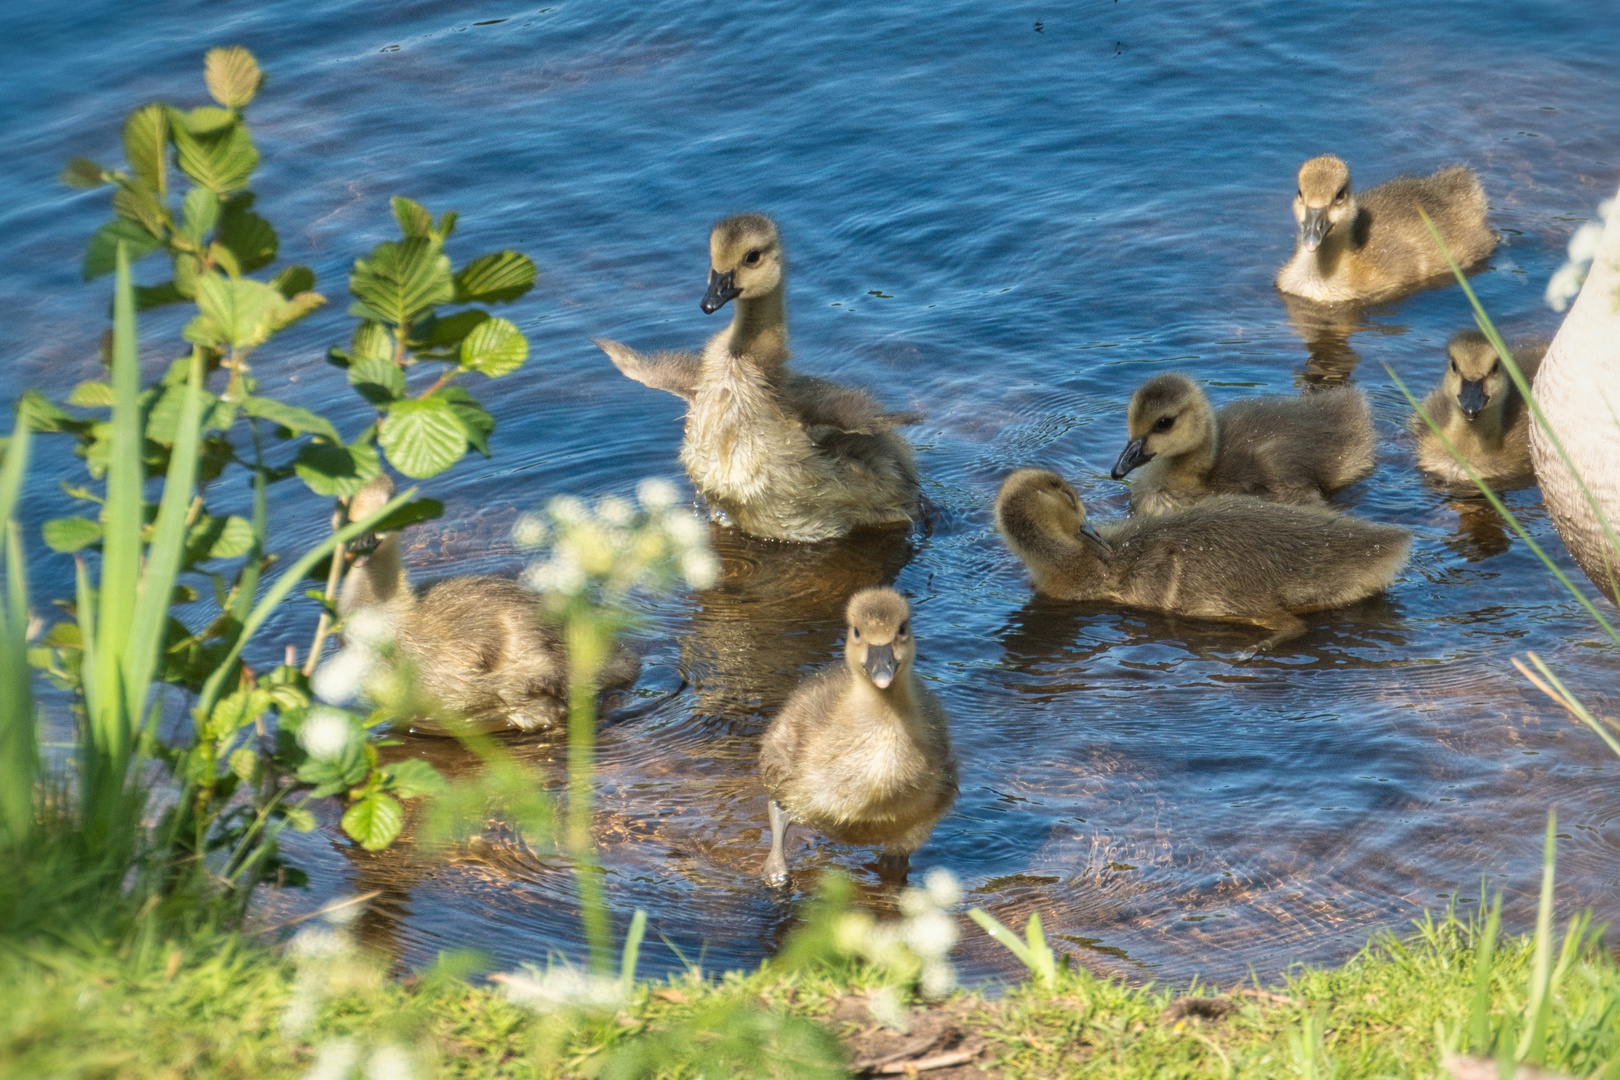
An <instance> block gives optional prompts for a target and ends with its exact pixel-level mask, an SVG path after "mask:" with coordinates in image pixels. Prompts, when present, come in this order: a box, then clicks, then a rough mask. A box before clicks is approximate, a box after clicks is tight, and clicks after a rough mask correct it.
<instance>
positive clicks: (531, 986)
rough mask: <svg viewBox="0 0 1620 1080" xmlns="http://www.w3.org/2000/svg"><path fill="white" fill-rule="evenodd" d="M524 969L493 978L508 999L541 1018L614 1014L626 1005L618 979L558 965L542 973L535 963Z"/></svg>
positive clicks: (623, 989) (621, 985)
mask: <svg viewBox="0 0 1620 1080" xmlns="http://www.w3.org/2000/svg"><path fill="white" fill-rule="evenodd" d="M523 968H524V970H523V971H522V972H521V973H519V972H507V973H505V974H503V975H497V976H493V978H494V979H495V981H496V982H498V983H500V986H501V991H502V992H503V993H504V994H505V995H506V999H507V1000H508V1001H510V1002H512V1003H513V1004H514V1005H521V1006H523V1007H524V1008H526V1009H531V1010H533V1011H534V1012H537V1013H539V1014H540V1015H542V1016H550V1015H551V1014H553V1013H560V1012H584V1013H614V1012H617V1011H618V1010H619V1007H620V1006H622V1005H623V1004H624V1002H625V986H624V983H623V982H622V981H620V980H619V979H613V978H609V977H608V976H606V975H591V974H588V973H587V972H584V971H581V970H580V969H578V968H574V967H569V966H568V965H566V964H559V965H556V966H554V967H550V968H547V969H545V970H544V971H542V970H541V969H540V968H538V967H536V966H535V965H533V964H525V965H523Z"/></svg>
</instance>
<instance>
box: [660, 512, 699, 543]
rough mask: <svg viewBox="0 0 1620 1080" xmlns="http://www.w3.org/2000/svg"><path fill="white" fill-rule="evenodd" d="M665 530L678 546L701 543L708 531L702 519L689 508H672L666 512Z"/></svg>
mask: <svg viewBox="0 0 1620 1080" xmlns="http://www.w3.org/2000/svg"><path fill="white" fill-rule="evenodd" d="M664 531H665V532H666V533H668V534H669V538H670V539H671V540H673V541H674V542H675V544H676V545H677V546H679V547H683V548H690V547H695V546H697V545H698V544H701V543H702V542H703V541H704V539H705V533H706V530H705V529H704V528H703V521H702V519H701V518H699V517H698V516H697V515H696V514H694V513H692V512H691V511H689V510H671V511H670V512H669V513H667V514H665V515H664Z"/></svg>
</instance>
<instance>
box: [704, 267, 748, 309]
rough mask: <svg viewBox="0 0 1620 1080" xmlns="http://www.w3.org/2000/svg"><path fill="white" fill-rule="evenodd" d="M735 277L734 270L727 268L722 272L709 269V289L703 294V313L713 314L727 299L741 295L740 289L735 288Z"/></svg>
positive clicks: (723, 305) (724, 304)
mask: <svg viewBox="0 0 1620 1080" xmlns="http://www.w3.org/2000/svg"><path fill="white" fill-rule="evenodd" d="M736 278H737V272H736V271H735V270H727V271H726V272H725V273H723V274H722V273H721V272H720V271H718V270H710V271H709V291H708V292H706V293H704V294H703V304H702V307H703V314H705V315H713V314H714V313H715V312H717V311H719V310H720V309H721V308H723V307H725V306H726V302H727V301H728V300H731V299H733V298H735V297H737V296H740V295H742V290H741V289H739V288H737V284H736Z"/></svg>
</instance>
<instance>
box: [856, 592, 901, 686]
mask: <svg viewBox="0 0 1620 1080" xmlns="http://www.w3.org/2000/svg"><path fill="white" fill-rule="evenodd" d="M845 618H846V619H847V621H848V623H849V636H848V637H846V638H845V639H844V661H845V662H846V663H847V664H849V667H850V670H851V671H853V672H854V673H855V677H856V678H857V679H868V680H870V681H871V683H872V685H873V686H875V687H877V688H878V689H879V690H887V689H888V688H889V687H890V686H892V685H894V681H895V680H896V679H898V678H900V677H901V676H902V675H904V674H905V673H906V672H907V671H908V670H909V669H910V667H911V661H912V659H913V658H914V657H915V656H916V655H917V643H916V642H915V641H914V640H913V639H912V637H911V605H909V604H907V603H906V600H905V597H903V596H901V595H900V594H899V593H897V592H895V591H894V590H893V589H862V590H861V591H860V592H858V593H856V594H855V595H854V596H852V597H850V598H849V608H848V610H847V612H846V616H845Z"/></svg>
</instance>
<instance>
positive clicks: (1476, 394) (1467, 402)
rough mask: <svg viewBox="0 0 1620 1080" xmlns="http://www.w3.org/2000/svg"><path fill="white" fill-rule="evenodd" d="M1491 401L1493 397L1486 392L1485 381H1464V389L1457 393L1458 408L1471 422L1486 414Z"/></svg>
mask: <svg viewBox="0 0 1620 1080" xmlns="http://www.w3.org/2000/svg"><path fill="white" fill-rule="evenodd" d="M1490 400H1491V396H1490V395H1489V394H1487V393H1486V392H1485V380H1484V379H1464V380H1463V384H1462V389H1461V390H1459V391H1457V407H1458V408H1459V409H1461V410H1462V414H1463V415H1464V416H1466V417H1468V419H1470V420H1472V419H1473V418H1474V417H1476V416H1478V415H1479V414H1480V413H1482V412H1484V411H1485V406H1486V405H1487V404H1489V402H1490Z"/></svg>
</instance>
